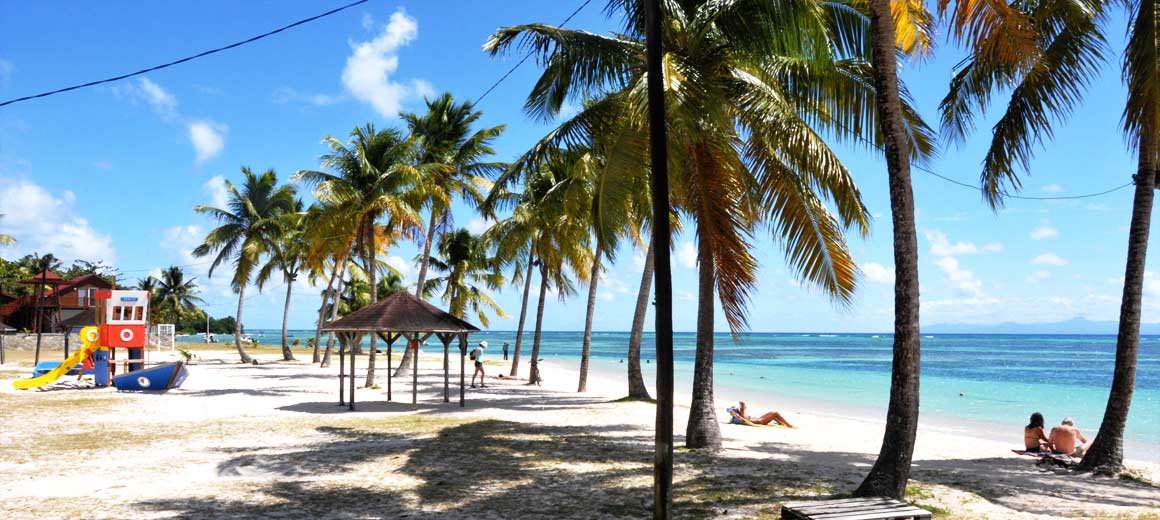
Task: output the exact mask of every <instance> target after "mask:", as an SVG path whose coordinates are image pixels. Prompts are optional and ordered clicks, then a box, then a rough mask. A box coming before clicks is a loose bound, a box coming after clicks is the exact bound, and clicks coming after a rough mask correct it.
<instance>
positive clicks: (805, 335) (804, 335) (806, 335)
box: [802, 334, 810, 338]
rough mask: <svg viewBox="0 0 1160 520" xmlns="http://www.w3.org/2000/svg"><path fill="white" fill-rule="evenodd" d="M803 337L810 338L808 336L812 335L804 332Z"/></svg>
mask: <svg viewBox="0 0 1160 520" xmlns="http://www.w3.org/2000/svg"><path fill="white" fill-rule="evenodd" d="M802 337H803V338H808V337H810V335H809V334H802Z"/></svg>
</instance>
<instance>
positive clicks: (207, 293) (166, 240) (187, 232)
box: [152, 224, 254, 315]
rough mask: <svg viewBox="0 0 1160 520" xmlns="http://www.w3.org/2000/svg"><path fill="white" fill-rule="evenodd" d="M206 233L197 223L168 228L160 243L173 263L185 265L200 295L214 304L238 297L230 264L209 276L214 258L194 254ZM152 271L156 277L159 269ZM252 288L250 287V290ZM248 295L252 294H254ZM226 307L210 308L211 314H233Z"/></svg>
mask: <svg viewBox="0 0 1160 520" xmlns="http://www.w3.org/2000/svg"><path fill="white" fill-rule="evenodd" d="M206 232H207V230H206V229H204V228H202V227H201V226H199V225H196V224H190V225H185V226H173V227H169V228H166V229H165V230H164V231H162V232H161V242H160V243H159V244H158V245H159V246H160V247H161V250H162V251H166V252H168V253H169V262H170V263H171V264H173V265H181V266H185V267H184V268H183V269H184V270H185V272H186V273H188V275H189V277H191V278H196V281H197V285H198V288H199V289H200V290H201V293H200V294H201V296H202V297H203V298H205V300H206V301H207V302H208V303H209V304H210V305H211V306H212V305H213V304H215V303H222V302H226V301H230V300H233V299H236V298H237V296H236V295H235V294H234V291H233V288H231V287H230V279H231V278H232V277H233V269H232V266H231V264H229V263H225V264H222V265H219V266H218V268H217V269H216V270H215V271H214V276H212V277H210V276H209V267H210V263H211V262H213V259H214V257H213V256H206V257H200V258H199V257H196V256H193V250H194V249H195V248H197V246H199V245H201V243H202V242H203V241H204V240H205V234H206ZM152 274H153V275H154V276H156V275H157V274H158V272H154V273H152ZM251 289H252V288H248V289H247V291H249V290H251ZM248 294H251V295H253V294H254V293H253V292H250V293H248ZM225 309H229V308H228V307H225V308H223V310H213V309H211V310H210V314H214V315H217V314H218V313H221V314H223V315H226V314H232V309H229V310H225Z"/></svg>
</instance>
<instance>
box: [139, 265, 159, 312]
mask: <svg viewBox="0 0 1160 520" xmlns="http://www.w3.org/2000/svg"><path fill="white" fill-rule="evenodd" d="M134 288H135V289H137V290H138V291H145V292H147V293H149V301H157V278H154V277H153V275H149V276H146V277H145V278H140V279H138V280H137V285H135V286H134ZM158 314H159V313H158V312H151V313H149V323H157V322H158V321H160V320H159V319H158V316H157V315H158Z"/></svg>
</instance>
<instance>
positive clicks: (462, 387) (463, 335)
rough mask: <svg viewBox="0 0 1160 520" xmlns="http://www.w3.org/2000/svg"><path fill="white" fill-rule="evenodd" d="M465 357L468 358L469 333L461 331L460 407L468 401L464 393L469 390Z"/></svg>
mask: <svg viewBox="0 0 1160 520" xmlns="http://www.w3.org/2000/svg"><path fill="white" fill-rule="evenodd" d="M465 359H467V333H466V332H460V333H459V407H460V408H463V407H464V406H467V405H466V404H464V403H465V402H466V401H465V400H464V394H466V392H467V390H465V383H464V377H466V376H465V375H464V372H465V370H464V364H465V363H466V361H464V360H465Z"/></svg>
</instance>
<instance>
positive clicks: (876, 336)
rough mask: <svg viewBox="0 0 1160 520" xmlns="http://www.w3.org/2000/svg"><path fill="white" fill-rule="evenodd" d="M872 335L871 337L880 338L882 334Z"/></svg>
mask: <svg viewBox="0 0 1160 520" xmlns="http://www.w3.org/2000/svg"><path fill="white" fill-rule="evenodd" d="M870 337H871V338H880V337H881V336H878V335H877V334H875V335H873V336H870Z"/></svg>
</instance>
